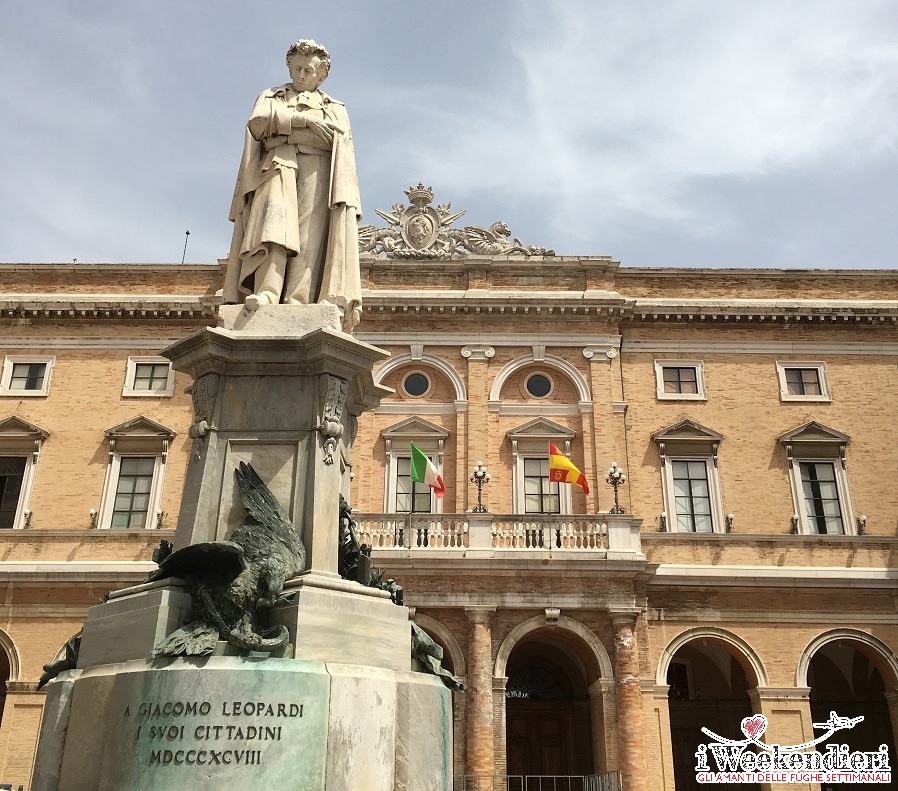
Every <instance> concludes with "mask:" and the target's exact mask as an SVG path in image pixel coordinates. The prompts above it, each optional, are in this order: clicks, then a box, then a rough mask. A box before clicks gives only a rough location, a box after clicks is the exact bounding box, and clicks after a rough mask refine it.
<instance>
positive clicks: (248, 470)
mask: <svg viewBox="0 0 898 791" xmlns="http://www.w3.org/2000/svg"><path fill="white" fill-rule="evenodd" d="M234 474H235V475H236V476H237V488H238V490H239V491H240V502H242V503H243V507H244V508H245V509H246V511H247V513H248V514H249V515H250V516H251V517H252V518H253V519H255V520H256V521H257V522H259V523H260V524H262V525H265V527H267V528H269V529H272V530H279V529H282V528H283V527H284V525H292V522H291V521H290V517H289V516H287V513H286V511H284V509H283V508H282V507H281V504H280V503H279V502H278V501H277V498H276V497H275V496H274V495H273V494H272V493H271V489H269V488H268V487H267V486H266V485H265V483H264V482H263V481H262V479H261V478H260V477H259V474H258V473H257V472H256V471H255V470H254V469H253V466H252V464H247V463H246V462H243V461H241V462H240V466H239V467H238V468H237V469H236V470H235V471H234Z"/></svg>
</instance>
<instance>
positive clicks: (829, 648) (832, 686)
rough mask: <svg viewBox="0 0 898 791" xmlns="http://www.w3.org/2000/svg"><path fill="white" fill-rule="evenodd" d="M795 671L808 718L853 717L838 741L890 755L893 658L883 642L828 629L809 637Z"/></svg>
mask: <svg viewBox="0 0 898 791" xmlns="http://www.w3.org/2000/svg"><path fill="white" fill-rule="evenodd" d="M795 675H796V683H797V684H801V685H802V686H806V687H807V688H808V690H809V698H810V715H811V720H812V722H825V721H828V720H829V718H830V716H831V715H832V713H833V712H835V713H836V715H838V716H840V717H848V718H851V719H857V723H856V724H855V725H854V726H853V727H852V728H850V729H846V730H844V731H841V732H840V733H839V741H840V742H842V743H844V744H847V745H848V748H849V750H851V751H860V752H875V751H877V750H878V749H879V748H880V745H883V744H885V745H886V747H887V749H888V751H889V755H890V756H894V755H895V732H896V726H898V657H896V655H895V653H894V651H892V649H891V648H890V647H889V646H888V645H886V643H884V642H883V641H882V640H880V639H879V638H878V637H875V636H874V635H872V634H869V633H868V632H864V631H861V630H860V629H852V628H841V629H831V630H829V631H826V632H824V633H823V634H820V635H818V636H817V637H815V638H814V639H813V640H811V641H810V643H809V644H808V645H807V647H806V648H805V650H804V651H803V652H802V654H801V657H800V659H799V662H798V666H797V668H796V671H795ZM856 787H861V788H867V787H868V786H867V785H862V786H856ZM869 787H871V788H873V787H875V786H869Z"/></svg>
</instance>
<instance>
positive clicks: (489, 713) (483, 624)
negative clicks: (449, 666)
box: [465, 607, 496, 776]
mask: <svg viewBox="0 0 898 791" xmlns="http://www.w3.org/2000/svg"><path fill="white" fill-rule="evenodd" d="M495 612H496V608H495V607H466V608H465V614H466V615H467V616H468V621H469V622H470V629H469V631H468V684H469V686H468V692H467V698H468V706H467V712H466V713H467V717H468V766H467V772H466V774H469V775H487V776H491V775H493V774H494V773H495V754H494V746H493V640H492V635H491V633H490V621H491V620H492V617H493V613H495Z"/></svg>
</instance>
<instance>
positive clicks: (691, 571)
mask: <svg viewBox="0 0 898 791" xmlns="http://www.w3.org/2000/svg"><path fill="white" fill-rule="evenodd" d="M896 582H898V569H890V568H843V567H833V566H829V567H826V566H817V567H814V566H749V565H746V566H732V565H727V566H723V565H721V566H703V565H698V564H678V563H670V564H667V563H663V564H661V565H660V566H658V568H657V570H656V571H655V575H654V576H653V577H652V578H651V580H649V583H648V584H649V587H650V588H657V587H660V586H664V587H668V586H674V587H677V588H683V587H695V586H698V587H702V588H704V587H708V586H714V587H751V588H760V587H789V588H851V589H859V588H860V589H863V588H874V589H889V590H894V588H895V584H896Z"/></svg>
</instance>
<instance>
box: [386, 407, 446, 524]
mask: <svg viewBox="0 0 898 791" xmlns="http://www.w3.org/2000/svg"><path fill="white" fill-rule="evenodd" d="M381 436H382V437H383V441H384V449H385V451H386V460H387V470H386V475H385V478H384V484H385V485H384V512H385V513H391V514H392V513H424V514H426V513H433V514H436V513H442V511H443V498H440V497H437V496H436V495H435V494H433V490H432V489H431V488H430V487H429V486H428V485H427V484H424V483H418V482H415V481H413V480H412V479H411V444H412V443H414V444H415V447H417V448H418V449H419V450H420V451H421V452H422V453H424V455H425V456H427V458H429V459H430V460H431V461H432V462H433V463H434V464H435V465H436V466H437V468H438V469H442V468H443V456H444V448H445V443H446V439H447V438H448V436H449V432H448V430H446V429H444V428H443V427H442V426H438V425H436V424H435V423H431V422H430V421H429V420H425V419H424V418H422V417H418V416H414V417H409V418H405V419H404V420H401V421H400V422H399V423H396V424H395V425H392V426H390V427H389V428H385V429H384V430H383V431H382V432H381ZM443 478H444V480H446V476H445V474H444V476H443ZM447 483H448V481H447Z"/></svg>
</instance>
